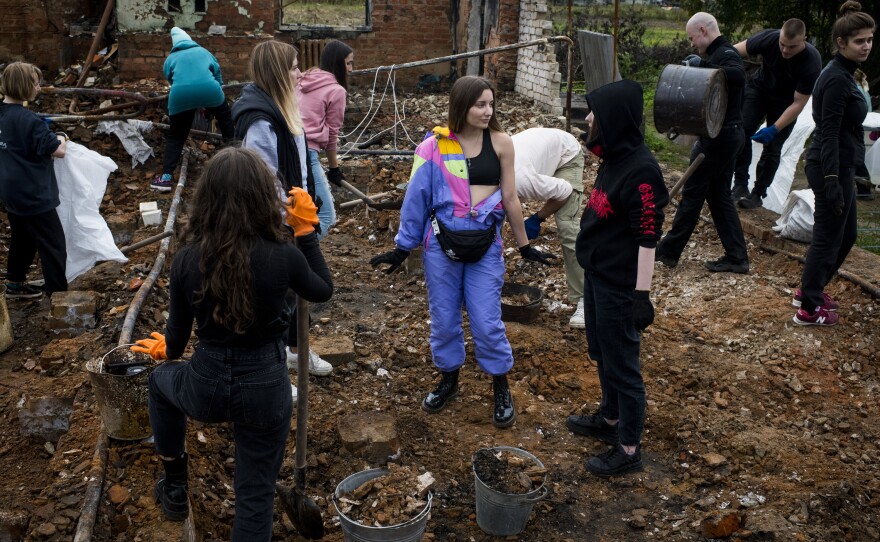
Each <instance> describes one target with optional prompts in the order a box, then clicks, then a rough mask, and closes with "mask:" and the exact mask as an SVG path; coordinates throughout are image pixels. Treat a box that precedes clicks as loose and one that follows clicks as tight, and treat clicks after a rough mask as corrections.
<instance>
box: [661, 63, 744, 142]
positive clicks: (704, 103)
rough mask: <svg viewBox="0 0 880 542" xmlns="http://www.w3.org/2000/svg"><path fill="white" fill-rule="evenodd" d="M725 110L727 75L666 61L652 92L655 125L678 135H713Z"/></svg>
mask: <svg viewBox="0 0 880 542" xmlns="http://www.w3.org/2000/svg"><path fill="white" fill-rule="evenodd" d="M726 111H727V77H726V76H725V75H724V72H723V71H721V70H716V69H707V68H691V67H689V66H680V65H677V64H667V65H666V67H665V68H663V72H662V73H661V74H660V79H658V80H657V90H656V92H655V93H654V126H656V127H657V131H658V132H660V133H665V134H667V135H668V136H669V137H670V138H674V137H675V136H677V135H678V134H687V135H696V136H700V137H710V138H712V137H715V136H717V135H718V132H720V131H721V126H722V125H723V124H724V114H725V112H726Z"/></svg>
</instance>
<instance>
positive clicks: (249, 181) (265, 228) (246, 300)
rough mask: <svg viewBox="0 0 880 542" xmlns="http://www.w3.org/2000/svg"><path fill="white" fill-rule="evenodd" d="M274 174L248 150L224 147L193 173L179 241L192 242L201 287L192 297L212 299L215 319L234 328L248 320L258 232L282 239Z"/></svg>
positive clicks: (241, 329)
mask: <svg viewBox="0 0 880 542" xmlns="http://www.w3.org/2000/svg"><path fill="white" fill-rule="evenodd" d="M280 205H281V202H280V201H279V200H278V195H277V193H276V191H275V176H274V175H272V172H271V171H270V170H269V168H268V167H267V166H266V164H265V163H264V162H263V160H262V158H260V156H259V155H258V154H256V153H255V152H254V151H251V150H248V149H241V148H226V149H223V150H221V151H220V152H218V153H217V154H216V155H215V156H214V157H213V158H211V159H210V160H209V161H208V162H207V164H205V169H204V171H203V172H202V175H201V177H199V180H198V184H197V186H196V192H195V196H194V198H193V202H192V206H191V209H190V213H189V216H190V219H189V225H188V226H187V227H186V229H185V231H184V233H183V235H182V237H183V240H184V243H187V244H193V245H197V246H198V249H199V271H201V272H202V275H203V281H202V288H201V289H200V290H198V291H197V292H195V294H196V295H195V299H196V302H201V301H203V300H204V299H205V298H211V299H213V300H214V310H213V314H212V317H213V319H214V321H215V322H217V323H218V324H220V325H222V326H223V327H225V328H227V329H230V330H232V331H234V332H235V333H239V334H240V333H244V332H245V330H246V329H247V328H248V327H249V326H250V325H251V324H252V323H253V321H254V315H255V309H256V307H254V303H253V294H254V288H253V273H252V271H251V258H250V255H251V249H252V248H253V246H254V243H255V242H256V241H257V240H258V239H260V238H262V239H266V240H269V241H282V240H284V239H285V232H284V230H283V228H282V225H281V211H280Z"/></svg>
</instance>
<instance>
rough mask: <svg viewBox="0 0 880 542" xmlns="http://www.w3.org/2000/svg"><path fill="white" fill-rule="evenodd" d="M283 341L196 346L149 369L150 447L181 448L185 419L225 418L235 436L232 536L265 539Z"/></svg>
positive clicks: (280, 411)
mask: <svg viewBox="0 0 880 542" xmlns="http://www.w3.org/2000/svg"><path fill="white" fill-rule="evenodd" d="M286 360H287V356H286V354H285V351H284V343H283V341H280V340H279V341H277V342H275V343H272V344H269V345H266V346H263V347H258V348H218V347H210V346H199V347H198V348H197V349H196V352H195V354H194V355H193V359H192V361H191V362H166V363H164V364H162V365H160V366H159V367H157V368H156V369H155V370H154V371H153V373H152V374H151V375H150V395H149V409H150V425H151V426H152V429H153V436H154V438H155V441H156V451H157V452H158V454H159V455H161V456H165V457H178V456H180V454H182V453H183V452H184V441H185V438H186V419H187V418H192V419H194V420H198V421H201V422H207V423H216V422H227V421H231V422H232V430H233V435H234V438H235V520H234V522H233V527H232V540H234V541H248V542H250V541H268V540H270V539H271V538H272V514H273V512H274V509H275V508H274V502H275V481H276V479H277V478H278V471H279V470H280V469H281V462H282V459H283V458H284V449H285V445H286V443H287V435H288V433H289V432H290V418H291V414H292V412H293V399H292V397H291V386H290V376H289V375H288V373H287V362H286Z"/></svg>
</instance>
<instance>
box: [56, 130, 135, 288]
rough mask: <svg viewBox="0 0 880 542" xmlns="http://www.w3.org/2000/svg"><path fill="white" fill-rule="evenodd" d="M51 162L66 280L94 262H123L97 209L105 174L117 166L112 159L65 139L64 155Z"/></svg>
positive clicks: (103, 187)
mask: <svg viewBox="0 0 880 542" xmlns="http://www.w3.org/2000/svg"><path fill="white" fill-rule="evenodd" d="M54 162H55V177H56V178H57V179H58V195H59V197H60V199H61V205H59V206H58V218H60V219H61V226H62V227H63V228H64V240H65V242H66V243H67V269H66V273H65V274H66V275H67V280H68V281H71V280H73V279H75V278H76V277H78V276H79V275H81V274H83V273H84V272H86V271H88V270H89V269H91V268H92V267H94V265H95V262H98V261H108V260H112V261H116V262H127V261H128V259H127V258H126V257H125V256H123V255H122V252H120V251H119V249H118V248H117V247H116V244H115V243H114V242H113V234H112V233H111V232H110V228H109V227H107V222H106V221H105V220H104V217H103V216H101V213H100V212H99V211H98V209H99V208H100V205H101V200H102V199H103V198H104V191H105V190H106V189H107V177H108V176H109V175H110V172H112V171H116V169H117V166H116V162H114V161H113V160H112V159H111V158H108V157H106V156H102V155H100V154H98V153H97V152H95V151H93V150H90V149H88V148H86V147H83V146H82V145H80V144H78V143H74V142H73V141H68V142H67V152H66V153H65V156H64V158H61V159H55V160H54Z"/></svg>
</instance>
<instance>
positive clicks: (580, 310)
mask: <svg viewBox="0 0 880 542" xmlns="http://www.w3.org/2000/svg"><path fill="white" fill-rule="evenodd" d="M585 326H586V324H585V323H584V298H583V297H582V298H580V299H579V300H578V306H577V309H575V311H574V314H572V315H571V319H570V320H569V321H568V327H576V328H578V329H584V327H585Z"/></svg>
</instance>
